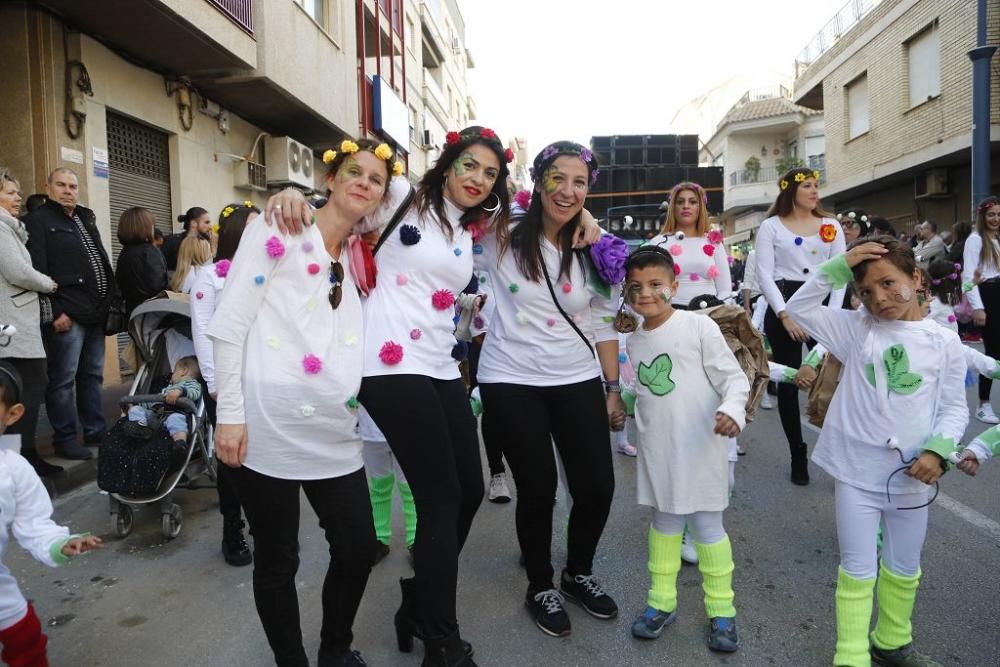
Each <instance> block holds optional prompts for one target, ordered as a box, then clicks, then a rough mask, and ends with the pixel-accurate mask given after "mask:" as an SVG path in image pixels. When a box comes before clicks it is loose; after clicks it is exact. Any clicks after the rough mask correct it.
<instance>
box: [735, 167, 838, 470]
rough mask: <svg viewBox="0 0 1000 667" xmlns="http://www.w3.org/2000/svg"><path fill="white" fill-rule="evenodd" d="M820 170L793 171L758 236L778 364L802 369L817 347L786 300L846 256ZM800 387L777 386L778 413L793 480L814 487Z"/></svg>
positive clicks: (767, 320)
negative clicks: (824, 203)
mask: <svg viewBox="0 0 1000 667" xmlns="http://www.w3.org/2000/svg"><path fill="white" fill-rule="evenodd" d="M818 181H819V172H818V171H814V170H812V169H806V168H804V167H796V168H794V169H791V170H789V171H788V172H787V173H786V174H785V175H783V176H782V177H781V179H780V180H779V181H778V189H779V192H778V197H777V199H775V201H774V204H773V205H772V206H771V209H770V210H769V211H768V216H769V217H768V218H767V219H766V220H764V222H762V223H761V225H760V230H759V231H758V232H757V243H756V248H755V249H756V251H757V282H758V283H759V285H760V291H761V292H762V293H763V294H764V298H765V299H767V305H768V309H767V314H766V315H765V317H764V332H765V333H766V334H767V339H768V340H769V341H770V343H771V349H772V350H773V351H774V360H775V361H776V362H777V363H779V364H784V365H785V366H789V367H791V368H798V367H799V366H801V365H802V345H803V344H804V343H806V344H809V347H812V345H814V343H813V342H812V341H811V340H810V339H809V335H808V334H807V333H806V332H805V331H804V330H803V329H802V328H801V327H800V326H799V325H798V324H797V323H796V322H795V320H793V319H792V318H791V316H790V315H789V314H788V312H787V311H786V310H785V301H786V300H787V299H790V298H791V297H792V295H793V294H795V292H796V291H797V290H798V289H799V288H800V287H802V285H803V283H805V281H806V280H808V279H809V277H810V274H811V273H812V272H814V271H815V270H816V267H817V266H819V265H820V264H822V263H823V262H825V261H826V260H828V259H830V258H831V257H835V256H837V255H839V254H841V253H843V252H844V250H845V249H846V244H845V241H844V230H843V229H841V227H840V223H839V222H837V220H836V219H835V218H834V217H833V216H832V215H831V214H829V213H827V212H826V211H824V210H823V209H822V208H820V206H819V187H818V185H817V183H818ZM830 303H832V304H837V307H839V306H840V305H841V304H843V303H844V290H843V289H836V290H833V293H832V294H831V296H830ZM798 394H799V389H798V387H797V386H795V385H794V384H785V383H782V384H779V385H778V412H779V414H780V416H781V426H782V429H784V431H785V437H786V438H788V448H789V450H790V451H791V455H792V469H791V480H792V483H793V484H796V485H798V486H805V485H806V484H808V483H809V460H808V458H807V452H806V443H805V442H803V440H802V423H801V416H800V413H799V397H798Z"/></svg>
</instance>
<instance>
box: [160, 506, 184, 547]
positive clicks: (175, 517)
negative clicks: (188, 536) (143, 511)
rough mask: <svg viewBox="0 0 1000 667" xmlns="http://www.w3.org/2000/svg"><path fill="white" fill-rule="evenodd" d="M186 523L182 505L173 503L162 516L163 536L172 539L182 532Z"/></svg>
mask: <svg viewBox="0 0 1000 667" xmlns="http://www.w3.org/2000/svg"><path fill="white" fill-rule="evenodd" d="M182 525H184V514H183V512H181V508H180V505H172V506H171V507H170V511H169V512H164V513H163V515H162V516H161V517H160V528H161V529H162V530H163V536H164V537H166V538H167V539H168V540H172V539H174V538H175V537H177V536H178V535H180V533H181V526H182Z"/></svg>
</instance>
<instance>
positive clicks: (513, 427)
mask: <svg viewBox="0 0 1000 667" xmlns="http://www.w3.org/2000/svg"><path fill="white" fill-rule="evenodd" d="M480 391H481V392H482V395H483V413H484V414H485V413H487V412H489V413H490V414H491V415H492V417H493V424H494V426H495V427H496V430H497V431H498V435H499V436H500V438H501V439H502V441H503V443H504V454H506V456H507V463H508V464H510V470H511V473H512V474H513V476H514V483H515V484H516V485H517V513H516V524H517V539H518V542H520V545H521V552H522V553H523V554H524V561H525V567H526V568H527V571H528V582H529V583H530V585H531V589H532V591H534V592H538V591H543V590H547V589H550V588H552V577H553V569H552V508H553V500H554V498H555V497H556V488H557V484H558V478H557V473H556V461H555V455H554V454H553V452H552V441H553V440H555V445H556V449H557V450H558V451H559V458H560V459H562V463H563V468H564V469H565V471H566V482H567V484H568V485H569V493H570V495H571V496H572V498H573V507H572V509H571V510H570V514H569V529H568V530H569V538H568V540H567V550H568V554H567V559H566V570H567V571H568V572H569V573H570V574H571V575H589V574H591V570H592V568H593V562H594V554H595V553H596V551H597V543H598V542H599V541H600V539H601V533H603V532H604V524H605V523H606V522H607V520H608V514H609V512H610V511H611V500H612V497H613V496H614V492H615V475H614V468H613V464H612V457H611V441H610V438H609V435H608V417H607V407H606V403H605V397H604V390H603V389H602V387H601V382H600V380H599V379H598V378H594V379H593V380H586V381H584V382H578V383H575V384H570V385H562V386H556V387H531V386H527V385H519V384H506V383H486V384H482V385H480Z"/></svg>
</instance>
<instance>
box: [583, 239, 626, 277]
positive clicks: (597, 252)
mask: <svg viewBox="0 0 1000 667" xmlns="http://www.w3.org/2000/svg"><path fill="white" fill-rule="evenodd" d="M590 259H591V261H592V262H593V263H594V268H595V269H597V275H598V276H600V277H601V280H603V281H604V282H606V283H607V284H608V285H616V284H618V283H620V282H622V281H623V280H625V260H626V259H628V244H627V243H625V241H623V240H621V239H620V238H618V237H617V236H615V235H613V234H603V235H602V236H601V238H600V239H598V241H597V243H595V244H594V245H592V246H590Z"/></svg>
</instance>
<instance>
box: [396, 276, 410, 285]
mask: <svg viewBox="0 0 1000 667" xmlns="http://www.w3.org/2000/svg"><path fill="white" fill-rule="evenodd" d="M407 282H409V278H407V277H406V276H404V275H403V274H402V273H398V274H396V284H397V285H399V286H400V287H402V286H403V285H405V284H406V283H407Z"/></svg>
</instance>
